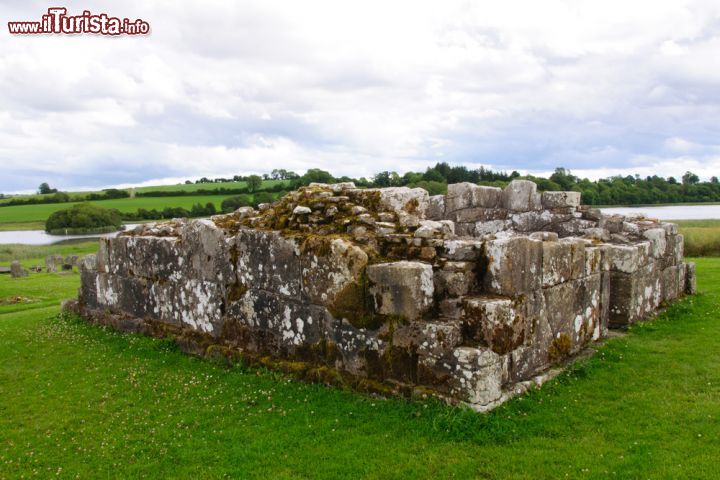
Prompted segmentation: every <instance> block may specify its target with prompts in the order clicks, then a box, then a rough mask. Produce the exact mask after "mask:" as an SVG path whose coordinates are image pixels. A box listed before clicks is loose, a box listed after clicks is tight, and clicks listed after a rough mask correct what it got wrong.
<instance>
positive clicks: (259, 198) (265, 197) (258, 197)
mask: <svg viewBox="0 0 720 480" xmlns="http://www.w3.org/2000/svg"><path fill="white" fill-rule="evenodd" d="M253 200H254V201H253V204H254V205H255V206H256V207H257V206H258V205H260V204H261V203H272V202H274V201H275V197H273V194H272V193H270V192H258V193H256V194H255V198H254V199H253Z"/></svg>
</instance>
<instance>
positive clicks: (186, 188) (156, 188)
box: [0, 180, 289, 206]
mask: <svg viewBox="0 0 720 480" xmlns="http://www.w3.org/2000/svg"><path fill="white" fill-rule="evenodd" d="M278 183H289V181H288V180H264V181H263V182H262V188H270V187H273V186H275V185H277V184H278ZM245 187H247V182H218V183H197V184H196V183H192V184H190V185H186V184H184V183H181V184H177V185H153V186H149V187H137V188H135V191H136V192H181V191H182V192H197V191H198V190H215V189H219V188H233V189H237V188H245ZM124 190H129V189H124ZM67 193H68V194H69V195H70V197H71V198H72V199H78V198H79V199H82V198H83V196H85V195H87V194H88V193H102V191H101V190H97V191H95V192H91V191H79V192H67ZM53 195H54V194H53V193H48V194H44V195H41V194H34V195H15V196H13V197H8V198H3V199H0V205H1V204H3V203H7V202H9V201H10V200H12V199H13V198H15V199H19V200H27V199H29V198H38V199H40V198H46V197H52V196H53ZM171 206H175V205H171Z"/></svg>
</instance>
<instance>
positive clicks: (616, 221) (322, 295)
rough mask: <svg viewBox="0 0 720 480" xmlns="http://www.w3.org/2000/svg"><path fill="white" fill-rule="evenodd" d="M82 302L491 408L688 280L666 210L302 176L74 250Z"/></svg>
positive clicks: (368, 380)
mask: <svg viewBox="0 0 720 480" xmlns="http://www.w3.org/2000/svg"><path fill="white" fill-rule="evenodd" d="M80 263H81V268H80V270H81V277H82V286H81V289H80V294H79V300H78V301H77V302H74V303H73V305H71V308H73V309H75V310H76V311H77V312H78V313H80V314H81V315H82V316H84V317H85V318H87V319H89V320H90V321H94V322H97V323H100V324H105V325H110V326H112V327H114V328H117V329H119V330H123V331H130V332H142V333H145V334H149V335H154V336H170V337H172V338H174V339H175V341H176V342H177V344H178V345H179V346H180V347H181V348H182V349H183V350H184V351H187V352H189V353H193V354H197V355H203V356H211V357H224V358H227V359H230V360H237V359H242V361H245V362H250V363H251V364H260V365H266V366H270V367H272V368H279V369H282V370H284V371H288V372H292V373H294V374H296V375H298V376H300V377H303V378H307V379H311V380H316V381H323V382H327V383H331V384H343V385H351V386H353V387H354V388H357V389H361V390H365V391H373V392H381V393H388V394H391V393H394V394H405V395H409V394H413V395H418V394H419V395H425V394H428V395H433V396H437V397H440V398H443V399H445V400H448V401H451V402H462V403H465V404H468V405H470V406H472V407H473V408H475V409H477V410H487V409H490V408H493V407H494V406H496V405H498V404H500V403H501V402H503V401H505V400H506V399H507V398H509V397H510V396H512V395H515V394H517V393H520V392H522V391H524V390H525V389H527V388H528V387H529V386H531V385H536V384H539V383H540V382H542V381H543V380H544V379H546V378H548V373H547V372H549V371H553V370H557V369H552V368H551V367H553V366H554V365H559V364H562V363H563V362H565V361H567V360H568V359H570V358H572V357H573V356H575V355H577V354H578V353H579V352H581V351H582V350H584V349H586V348H587V347H588V346H589V345H590V344H592V343H593V342H595V341H597V340H599V339H601V338H603V337H605V336H606V335H607V332H608V328H623V327H626V326H628V325H630V324H632V323H634V322H637V321H638V320H641V319H643V318H645V317H647V316H649V315H651V314H653V312H655V311H656V310H657V309H658V308H659V307H661V306H662V305H664V304H665V303H667V302H671V301H673V300H674V299H676V298H678V297H680V296H682V295H683V294H685V293H688V294H691V293H693V292H694V291H695V267H694V264H692V263H685V262H684V261H683V237H682V235H680V234H678V231H677V226H676V225H674V224H671V223H662V222H659V221H657V220H653V219H648V218H644V217H641V216H636V217H623V216H619V215H613V216H608V215H603V214H601V212H600V211H599V210H597V209H595V208H589V207H586V206H581V205H580V194H579V193H577V192H543V193H539V192H537V189H536V185H535V184H534V183H532V182H529V181H524V180H515V181H513V182H511V183H510V184H509V185H508V186H507V187H506V188H505V189H500V188H496V187H485V186H478V185H474V184H470V183H460V184H454V185H450V186H449V187H448V194H447V195H438V196H429V195H428V192H427V191H425V190H423V189H420V188H414V189H413V188H407V187H399V188H384V189H359V188H355V186H354V185H353V184H352V183H340V184H333V185H326V184H312V185H310V186H309V187H304V188H301V189H299V190H298V191H294V192H291V193H289V194H288V195H286V196H285V197H283V198H282V199H280V200H279V201H277V202H275V203H274V204H262V205H260V206H259V208H258V210H254V209H253V208H250V207H244V208H240V209H239V210H237V211H236V212H234V213H231V214H229V215H218V216H214V217H212V218H211V219H209V220H192V221H188V220H173V221H170V222H165V223H158V224H146V225H141V226H139V227H137V228H135V229H134V230H131V231H128V232H125V233H122V234H120V235H119V236H118V237H116V238H105V239H102V240H100V249H99V252H98V254H97V255H96V256H95V255H90V256H87V257H85V258H83V259H82V260H81V262H80Z"/></svg>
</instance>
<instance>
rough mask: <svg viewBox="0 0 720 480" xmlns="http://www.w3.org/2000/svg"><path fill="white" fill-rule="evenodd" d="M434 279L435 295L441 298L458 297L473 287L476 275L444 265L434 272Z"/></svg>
mask: <svg viewBox="0 0 720 480" xmlns="http://www.w3.org/2000/svg"><path fill="white" fill-rule="evenodd" d="M448 263H451V264H452V263H455V262H448ZM434 279H435V292H436V294H438V295H440V296H441V297H446V296H447V297H451V298H452V297H460V296H463V295H466V294H467V293H468V292H470V291H471V290H472V289H473V288H474V287H475V283H476V273H475V272H474V271H472V270H466V269H456V268H453V267H452V266H449V265H447V264H446V265H445V266H444V267H443V268H441V269H439V270H438V271H436V272H435V277H434Z"/></svg>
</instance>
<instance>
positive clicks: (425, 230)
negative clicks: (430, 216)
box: [413, 220, 455, 238]
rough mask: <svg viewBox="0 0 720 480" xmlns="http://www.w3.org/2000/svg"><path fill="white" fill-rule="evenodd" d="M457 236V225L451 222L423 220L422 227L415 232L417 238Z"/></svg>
mask: <svg viewBox="0 0 720 480" xmlns="http://www.w3.org/2000/svg"><path fill="white" fill-rule="evenodd" d="M453 235H455V223H454V222H452V221H450V220H442V221H435V220H421V221H420V226H419V227H418V228H417V230H415V233H414V235H413V236H414V237H416V238H434V237H440V236H453Z"/></svg>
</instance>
